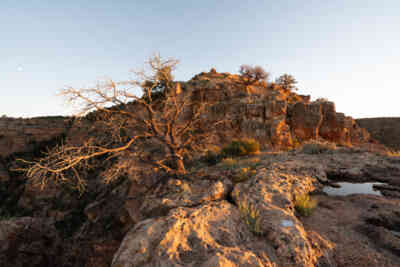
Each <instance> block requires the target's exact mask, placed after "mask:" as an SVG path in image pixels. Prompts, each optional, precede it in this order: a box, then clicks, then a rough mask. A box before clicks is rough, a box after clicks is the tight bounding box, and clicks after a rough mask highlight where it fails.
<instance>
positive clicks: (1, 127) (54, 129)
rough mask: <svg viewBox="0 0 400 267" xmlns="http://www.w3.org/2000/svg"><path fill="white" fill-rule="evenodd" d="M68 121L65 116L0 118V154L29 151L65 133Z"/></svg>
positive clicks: (7, 154) (3, 155)
mask: <svg viewBox="0 0 400 267" xmlns="http://www.w3.org/2000/svg"><path fill="white" fill-rule="evenodd" d="M70 123H71V122H70V118H66V117H38V118H31V119H15V118H0V156H1V157H7V156H9V155H11V154H13V153H21V152H30V151H32V150H33V149H35V148H36V145H38V144H40V143H43V142H47V141H51V140H54V139H55V138H58V137H60V136H61V135H63V134H65V133H66V131H67V129H68V128H69V125H70Z"/></svg>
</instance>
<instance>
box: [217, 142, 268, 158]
mask: <svg viewBox="0 0 400 267" xmlns="http://www.w3.org/2000/svg"><path fill="white" fill-rule="evenodd" d="M258 152H260V144H259V143H258V142H257V141H256V140H254V139H248V138H246V139H241V140H234V141H232V143H230V144H229V145H227V146H225V147H224V148H223V149H222V151H221V156H222V157H240V156H247V155H252V154H256V153H258Z"/></svg>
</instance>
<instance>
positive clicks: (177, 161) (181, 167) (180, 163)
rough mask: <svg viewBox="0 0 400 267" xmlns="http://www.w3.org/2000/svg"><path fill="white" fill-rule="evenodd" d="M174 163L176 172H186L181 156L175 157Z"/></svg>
mask: <svg viewBox="0 0 400 267" xmlns="http://www.w3.org/2000/svg"><path fill="white" fill-rule="evenodd" d="M175 164H176V170H177V172H178V174H185V173H186V169H185V164H184V163H183V159H182V158H181V157H179V158H178V157H176V158H175Z"/></svg>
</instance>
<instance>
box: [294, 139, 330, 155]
mask: <svg viewBox="0 0 400 267" xmlns="http://www.w3.org/2000/svg"><path fill="white" fill-rule="evenodd" d="M334 150H336V144H334V143H331V142H328V141H321V140H311V141H308V142H306V143H305V144H304V145H303V147H302V148H301V152H302V153H305V154H321V153H325V152H332V151H334Z"/></svg>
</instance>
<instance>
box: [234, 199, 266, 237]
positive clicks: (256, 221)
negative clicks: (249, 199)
mask: <svg viewBox="0 0 400 267" xmlns="http://www.w3.org/2000/svg"><path fill="white" fill-rule="evenodd" d="M239 211H240V214H241V216H242V219H243V220H244V222H245V223H246V225H247V226H248V227H249V230H250V232H252V233H253V234H255V235H263V231H262V230H261V226H260V224H261V223H260V212H259V211H258V210H257V209H256V208H255V207H254V206H253V205H251V204H249V203H244V204H242V203H239Z"/></svg>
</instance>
